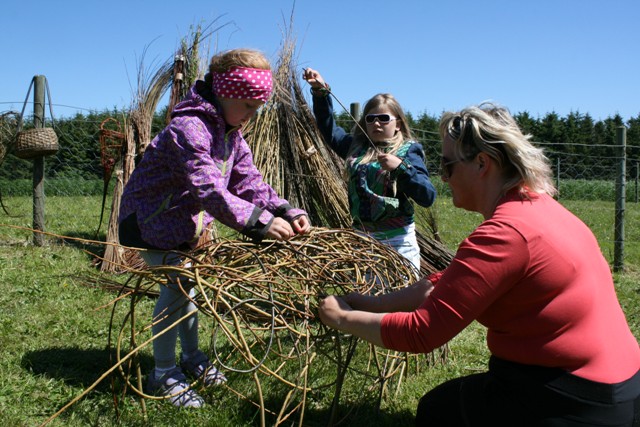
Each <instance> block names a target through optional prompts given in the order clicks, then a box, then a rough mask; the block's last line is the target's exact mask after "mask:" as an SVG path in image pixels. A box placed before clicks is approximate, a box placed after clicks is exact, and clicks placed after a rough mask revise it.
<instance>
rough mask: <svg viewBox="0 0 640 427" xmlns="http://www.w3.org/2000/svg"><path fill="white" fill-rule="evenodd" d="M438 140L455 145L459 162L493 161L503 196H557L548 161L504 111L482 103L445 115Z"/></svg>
mask: <svg viewBox="0 0 640 427" xmlns="http://www.w3.org/2000/svg"><path fill="white" fill-rule="evenodd" d="M440 137H441V138H442V140H443V141H444V139H445V137H449V138H450V139H451V140H452V141H453V142H454V144H455V147H454V152H455V154H456V157H457V158H458V159H461V160H462V161H471V160H473V158H474V157H475V156H476V155H477V154H478V153H480V152H484V153H486V154H487V155H489V156H490V157H491V158H493V159H494V160H495V161H496V163H497V164H498V165H499V166H500V168H502V173H503V174H504V177H505V179H506V181H505V184H504V186H503V193H506V192H507V191H509V190H510V189H512V188H518V190H519V191H520V192H521V193H523V194H525V193H526V192H527V191H534V192H536V193H547V194H549V195H551V196H553V195H554V194H556V192H557V190H556V188H555V185H554V184H553V174H552V171H551V166H550V165H549V159H548V158H547V156H545V154H544V152H543V150H542V149H541V148H538V147H535V146H534V145H533V144H531V142H530V141H529V140H530V139H531V135H525V134H523V133H522V131H521V130H520V127H519V126H518V124H517V123H516V121H515V119H514V118H513V116H512V115H511V114H510V113H509V110H507V109H506V108H504V107H500V106H498V105H496V104H493V103H482V104H480V105H478V106H472V107H468V108H465V109H463V110H461V111H459V112H446V113H444V114H443V115H442V118H441V119H440Z"/></svg>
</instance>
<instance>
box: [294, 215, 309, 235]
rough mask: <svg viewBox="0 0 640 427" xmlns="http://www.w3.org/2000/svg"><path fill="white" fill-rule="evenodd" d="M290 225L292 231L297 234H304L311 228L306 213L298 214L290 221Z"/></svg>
mask: <svg viewBox="0 0 640 427" xmlns="http://www.w3.org/2000/svg"><path fill="white" fill-rule="evenodd" d="M291 226H292V227H293V231H295V232H296V233H297V234H305V233H307V232H308V231H309V229H311V222H310V221H309V218H308V217H307V216H306V215H300V216H299V217H297V218H296V219H294V220H293V221H291Z"/></svg>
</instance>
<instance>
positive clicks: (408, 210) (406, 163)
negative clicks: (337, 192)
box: [312, 92, 436, 238]
mask: <svg viewBox="0 0 640 427" xmlns="http://www.w3.org/2000/svg"><path fill="white" fill-rule="evenodd" d="M312 93H313V92H312ZM313 112H314V114H315V117H316V121H317V123H318V129H319V130H320V133H321V134H322V136H323V138H324V140H325V141H326V142H327V144H329V146H331V148H332V149H333V150H334V151H335V152H336V153H337V154H338V155H339V156H340V157H342V158H343V159H346V161H347V172H348V174H349V183H348V188H349V207H350V211H351V217H352V219H353V227H354V228H356V229H360V230H363V231H366V232H369V233H372V234H373V235H374V237H376V238H390V237H393V236H394V235H395V234H398V233H402V232H403V227H406V226H407V225H410V224H413V223H414V208H413V203H412V201H411V199H412V200H413V201H415V202H416V203H418V204H419V205H420V206H424V207H429V206H431V205H432V204H433V202H434V201H435V198H436V189H435V188H434V186H433V184H432V183H431V180H430V179H429V172H428V170H427V167H426V165H425V163H424V158H425V156H424V150H423V148H422V145H420V143H418V142H415V141H406V142H405V143H404V145H403V146H402V147H401V148H400V149H399V150H398V152H397V153H396V154H395V155H396V156H398V157H399V158H400V159H402V160H403V162H402V164H401V165H400V166H398V168H397V169H396V170H394V171H393V172H391V173H385V171H384V170H383V169H382V168H381V166H380V163H379V162H377V161H373V162H370V163H366V164H362V163H361V161H362V158H363V157H364V155H365V154H366V151H367V147H363V149H362V150H361V151H360V152H359V153H357V154H355V155H353V156H351V157H349V158H347V156H349V150H350V148H351V144H352V142H353V135H351V134H349V133H347V132H346V131H345V130H344V129H342V128H341V127H339V126H337V125H336V123H335V119H334V117H333V103H332V101H331V98H330V97H329V96H317V95H314V97H313Z"/></svg>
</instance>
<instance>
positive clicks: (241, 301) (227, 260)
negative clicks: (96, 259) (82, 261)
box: [110, 228, 429, 425]
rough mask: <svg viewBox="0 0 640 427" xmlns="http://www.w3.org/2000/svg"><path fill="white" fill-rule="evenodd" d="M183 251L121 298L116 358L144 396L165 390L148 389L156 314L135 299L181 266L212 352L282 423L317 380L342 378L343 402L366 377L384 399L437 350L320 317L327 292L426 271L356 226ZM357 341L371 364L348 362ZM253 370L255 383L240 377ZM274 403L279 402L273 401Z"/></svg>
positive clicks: (113, 335)
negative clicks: (372, 344) (400, 346)
mask: <svg viewBox="0 0 640 427" xmlns="http://www.w3.org/2000/svg"><path fill="white" fill-rule="evenodd" d="M183 255H184V257H185V263H184V264H182V265H180V266H158V267H153V268H149V269H147V270H138V271H133V272H132V273H131V276H130V278H129V280H128V281H127V283H126V284H125V286H123V287H122V289H121V292H122V294H123V295H127V296H129V298H122V297H118V298H117V299H116V300H115V301H114V303H113V314H112V321H111V325H110V346H113V347H115V349H116V350H117V351H116V352H115V354H116V360H115V362H116V363H115V365H116V366H118V370H119V371H120V373H121V375H122V376H123V378H124V380H125V384H126V386H127V388H129V389H130V390H132V391H133V392H134V393H136V394H138V395H139V396H141V397H143V398H145V399H152V398H153V399H157V397H153V396H149V395H147V394H145V392H144V391H143V389H142V387H141V384H143V383H144V381H143V380H142V378H141V369H140V366H139V365H138V364H136V363H132V361H135V360H139V356H140V353H141V352H145V351H146V352H149V351H150V349H146V350H145V348H146V347H148V346H149V345H150V344H151V342H152V341H153V339H154V338H155V337H153V336H151V332H150V331H151V325H152V323H151V319H150V318H151V316H150V314H149V313H148V312H146V311H145V312H144V313H138V312H137V310H136V308H137V305H138V303H140V302H141V301H143V300H144V298H145V297H146V296H147V295H149V294H151V293H154V292H156V291H157V289H158V286H166V284H167V280H168V279H167V278H168V277H169V275H175V274H178V275H179V276H180V277H182V278H185V279H188V280H189V281H190V283H191V285H193V286H194V289H195V297H194V299H193V301H194V302H195V304H196V305H197V307H198V310H199V311H200V313H202V314H203V315H204V316H205V317H203V319H205V318H209V319H211V321H212V328H211V329H210V331H211V332H210V337H209V338H210V348H209V349H208V352H209V353H210V355H211V356H212V357H213V358H214V363H215V364H216V365H217V366H218V367H219V368H221V369H222V370H223V371H225V373H226V374H227V377H228V378H229V381H228V383H227V384H226V385H225V386H224V387H226V388H227V389H228V390H230V391H231V392H233V393H235V394H236V395H238V396H240V397H242V398H244V399H246V400H247V401H249V402H251V404H253V405H255V406H256V407H257V408H259V410H260V414H261V418H262V420H263V421H264V420H265V419H266V416H269V415H270V416H272V417H274V418H275V425H278V424H280V423H282V422H284V421H285V420H288V419H290V417H292V416H294V415H295V416H296V417H298V418H299V419H300V420H302V418H303V416H304V410H305V405H306V400H307V394H308V393H309V392H310V391H312V390H313V391H317V390H325V389H327V388H332V387H334V388H335V389H334V393H335V396H334V404H336V405H337V401H338V397H339V394H340V387H341V385H342V384H343V382H344V381H345V380H346V379H348V376H359V377H361V378H362V381H366V383H367V384H368V386H367V387H368V388H369V389H371V390H374V389H376V388H379V398H380V399H382V398H383V395H384V394H385V393H386V392H387V388H388V387H389V385H390V384H392V383H393V382H394V381H396V382H397V386H398V387H399V385H400V382H401V380H402V377H404V376H405V375H406V374H407V372H408V371H409V368H410V365H411V364H413V365H415V369H418V368H419V366H418V365H419V363H418V359H419V358H420V357H429V356H424V355H423V356H416V355H414V356H411V357H409V356H407V355H406V354H399V353H396V352H393V351H388V350H383V349H373V348H372V349H371V350H370V349H369V347H368V345H365V344H362V343H361V342H359V341H357V340H355V339H354V338H353V337H350V336H344V335H342V334H340V333H337V332H336V331H333V330H328V329H327V328H326V327H324V326H323V325H322V323H320V321H319V320H318V318H317V307H318V302H319V300H320V299H321V298H323V297H324V296H325V295H327V294H337V295H344V294H347V293H349V292H359V293H365V294H381V293H385V292H389V291H391V290H393V289H397V288H399V287H402V286H405V283H406V280H407V278H410V277H415V275H416V274H417V272H416V271H415V269H414V268H413V266H412V265H411V264H410V263H409V262H408V261H407V260H406V259H405V258H403V257H402V256H400V255H399V254H398V253H397V252H395V251H394V250H392V249H391V248H389V247H388V246H386V245H382V244H380V243H378V242H377V241H375V240H373V239H371V238H369V237H366V236H362V235H360V234H357V233H355V232H354V231H352V230H349V229H327V228H314V229H313V230H312V231H311V233H309V234H307V235H301V236H296V237H295V238H293V239H292V240H290V241H288V242H275V241H267V242H263V243H262V244H253V243H249V242H243V241H238V240H224V241H218V242H210V243H209V244H207V245H205V246H203V247H200V248H198V249H196V250H195V251H193V252H191V253H189V254H183ZM123 311H124V312H123ZM158 320H159V319H154V321H156V322H157V321H158ZM358 343H360V344H358ZM357 346H360V347H363V346H365V347H364V348H365V349H366V351H370V360H371V362H370V364H369V366H368V368H366V369H363V368H358V369H355V368H352V367H351V365H350V363H349V361H350V358H351V357H352V356H353V353H354V352H355V350H356V347H357ZM327 367H335V369H336V370H337V373H336V374H335V378H336V379H335V381H333V378H334V376H332V375H329V378H331V380H330V381H329V383H326V381H327V380H326V378H327V375H326V369H327ZM321 371H323V372H325V373H324V376H323V375H321V374H320V372H321ZM247 374H249V375H251V377H252V380H253V384H252V385H250V386H247V384H246V381H244V382H243V381H240V378H241V377H242V376H244V375H247ZM323 381H325V383H323ZM312 384H313V385H312ZM193 386H194V387H199V384H197V383H196V384H194V385H193ZM367 387H364V388H363V389H366V388H367ZM266 402H270V403H269V404H268V403H266ZM274 404H275V405H280V407H273V406H272V407H270V406H269V405H274ZM263 424H264V423H263Z"/></svg>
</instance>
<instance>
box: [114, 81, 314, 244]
mask: <svg viewBox="0 0 640 427" xmlns="http://www.w3.org/2000/svg"><path fill="white" fill-rule="evenodd" d="M205 97H206V98H207V99H209V101H208V100H207V99H205ZM210 101H211V102H210ZM171 117H172V118H171V122H170V123H169V125H168V126H167V127H166V128H165V129H164V130H163V131H162V132H160V133H159V134H158V135H157V136H156V137H155V138H154V139H153V141H151V143H150V144H149V146H148V147H147V149H146V151H145V153H144V156H143V158H142V160H141V161H140V163H139V164H138V165H137V166H136V168H135V170H134V172H133V174H132V175H131V177H130V179H129V181H128V182H127V185H126V187H125V189H124V194H123V196H122V200H121V205H120V214H119V222H120V242H121V243H122V244H125V245H129V246H138V247H147V248H157V249H165V250H169V249H176V248H183V247H185V246H187V247H194V246H195V245H196V243H197V241H198V239H199V237H200V235H201V234H202V232H203V231H204V230H205V229H206V227H207V226H208V225H209V224H210V223H211V222H212V221H213V220H214V219H217V220H218V221H220V222H221V223H223V224H225V225H227V226H228V227H230V228H232V229H234V230H237V231H239V232H241V233H243V234H245V235H247V236H249V237H251V238H253V239H254V240H261V239H262V238H263V237H264V236H265V233H266V232H267V230H268V228H269V226H270V225H271V222H272V221H273V218H274V216H278V217H282V218H284V219H286V220H287V221H291V220H293V219H294V218H296V217H298V216H300V215H306V212H305V211H303V210H301V209H295V208H292V207H291V206H290V205H289V203H288V202H287V201H286V200H285V199H281V198H279V197H278V195H277V194H276V192H275V190H273V188H271V187H270V186H269V185H268V184H267V183H265V182H264V181H263V179H262V175H261V174H260V172H259V171H258V169H257V168H256V167H255V165H254V164H253V156H252V154H251V150H250V148H249V146H248V144H247V142H246V141H245V140H244V138H243V137H242V133H241V132H240V129H238V128H235V129H231V130H228V131H227V130H226V129H225V121H224V119H223V117H222V115H221V113H220V112H219V108H216V105H215V99H214V98H212V97H211V92H210V91H208V89H207V88H206V85H205V83H204V82H203V81H198V82H197V83H196V85H194V86H193V87H192V88H191V90H190V93H189V94H188V95H187V97H186V98H185V100H184V101H182V102H180V103H179V104H177V105H176V106H175V108H174V110H173V112H172V116H171ZM134 214H135V215H134ZM132 218H134V219H136V221H135V222H133V227H132V226H131V224H132ZM123 223H126V224H127V225H126V227H123ZM136 225H137V227H136ZM123 228H124V229H126V231H125V232H123ZM132 230H133V233H131V231H132ZM131 234H134V235H135V234H138V235H137V236H131ZM145 243H146V244H145Z"/></svg>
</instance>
